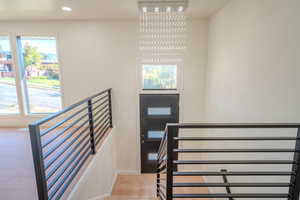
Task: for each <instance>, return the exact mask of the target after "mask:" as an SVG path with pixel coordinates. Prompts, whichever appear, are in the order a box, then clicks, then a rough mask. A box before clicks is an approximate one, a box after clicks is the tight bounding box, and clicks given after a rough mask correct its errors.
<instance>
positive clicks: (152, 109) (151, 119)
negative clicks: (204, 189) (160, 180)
mask: <svg viewBox="0 0 300 200" xmlns="http://www.w3.org/2000/svg"><path fill="white" fill-rule="evenodd" d="M178 120H179V95H178V94H141V95H140V127H141V168H142V173H154V172H156V159H157V151H158V148H159V145H160V141H161V138H162V136H163V134H164V129H165V126H166V124H167V123H177V122H178Z"/></svg>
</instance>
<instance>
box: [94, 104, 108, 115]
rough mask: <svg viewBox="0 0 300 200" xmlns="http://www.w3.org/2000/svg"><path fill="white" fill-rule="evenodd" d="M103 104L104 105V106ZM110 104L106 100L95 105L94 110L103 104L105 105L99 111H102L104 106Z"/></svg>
mask: <svg viewBox="0 0 300 200" xmlns="http://www.w3.org/2000/svg"><path fill="white" fill-rule="evenodd" d="M104 104H105V105H104ZM103 105H104V106H103ZM108 105H109V103H108V102H107V101H104V102H102V103H100V104H99V105H97V106H95V107H93V111H95V110H97V109H98V108H100V107H101V106H103V107H101V109H100V110H99V111H101V110H102V109H103V108H105V107H107V106H108ZM94 115H96V113H95V114H94Z"/></svg>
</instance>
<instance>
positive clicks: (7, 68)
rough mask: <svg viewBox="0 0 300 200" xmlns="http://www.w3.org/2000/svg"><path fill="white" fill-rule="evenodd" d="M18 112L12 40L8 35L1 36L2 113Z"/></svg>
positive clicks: (0, 112)
mask: <svg viewBox="0 0 300 200" xmlns="http://www.w3.org/2000/svg"><path fill="white" fill-rule="evenodd" d="M18 112H19V108H18V98H17V90H16V81H15V73H14V69H13V61H12V52H11V47H10V40H9V38H8V37H7V36H0V114H12V113H18Z"/></svg>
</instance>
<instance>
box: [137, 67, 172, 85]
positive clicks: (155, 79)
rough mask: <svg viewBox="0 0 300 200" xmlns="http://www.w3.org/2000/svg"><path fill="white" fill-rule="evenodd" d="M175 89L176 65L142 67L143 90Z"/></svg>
mask: <svg viewBox="0 0 300 200" xmlns="http://www.w3.org/2000/svg"><path fill="white" fill-rule="evenodd" d="M176 88H177V66H176V65H143V89H145V90H173V89H176Z"/></svg>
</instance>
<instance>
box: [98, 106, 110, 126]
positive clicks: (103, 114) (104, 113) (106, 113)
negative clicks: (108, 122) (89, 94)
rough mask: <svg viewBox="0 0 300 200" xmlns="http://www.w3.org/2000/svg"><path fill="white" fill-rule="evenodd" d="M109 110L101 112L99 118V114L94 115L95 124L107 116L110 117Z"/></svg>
mask: <svg viewBox="0 0 300 200" xmlns="http://www.w3.org/2000/svg"><path fill="white" fill-rule="evenodd" d="M107 111H109V108H106V110H104V112H101V115H99V116H97V114H98V113H97V114H94V124H95V123H96V122H97V121H98V120H99V119H102V118H103V117H104V116H107V115H109V112H107Z"/></svg>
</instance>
